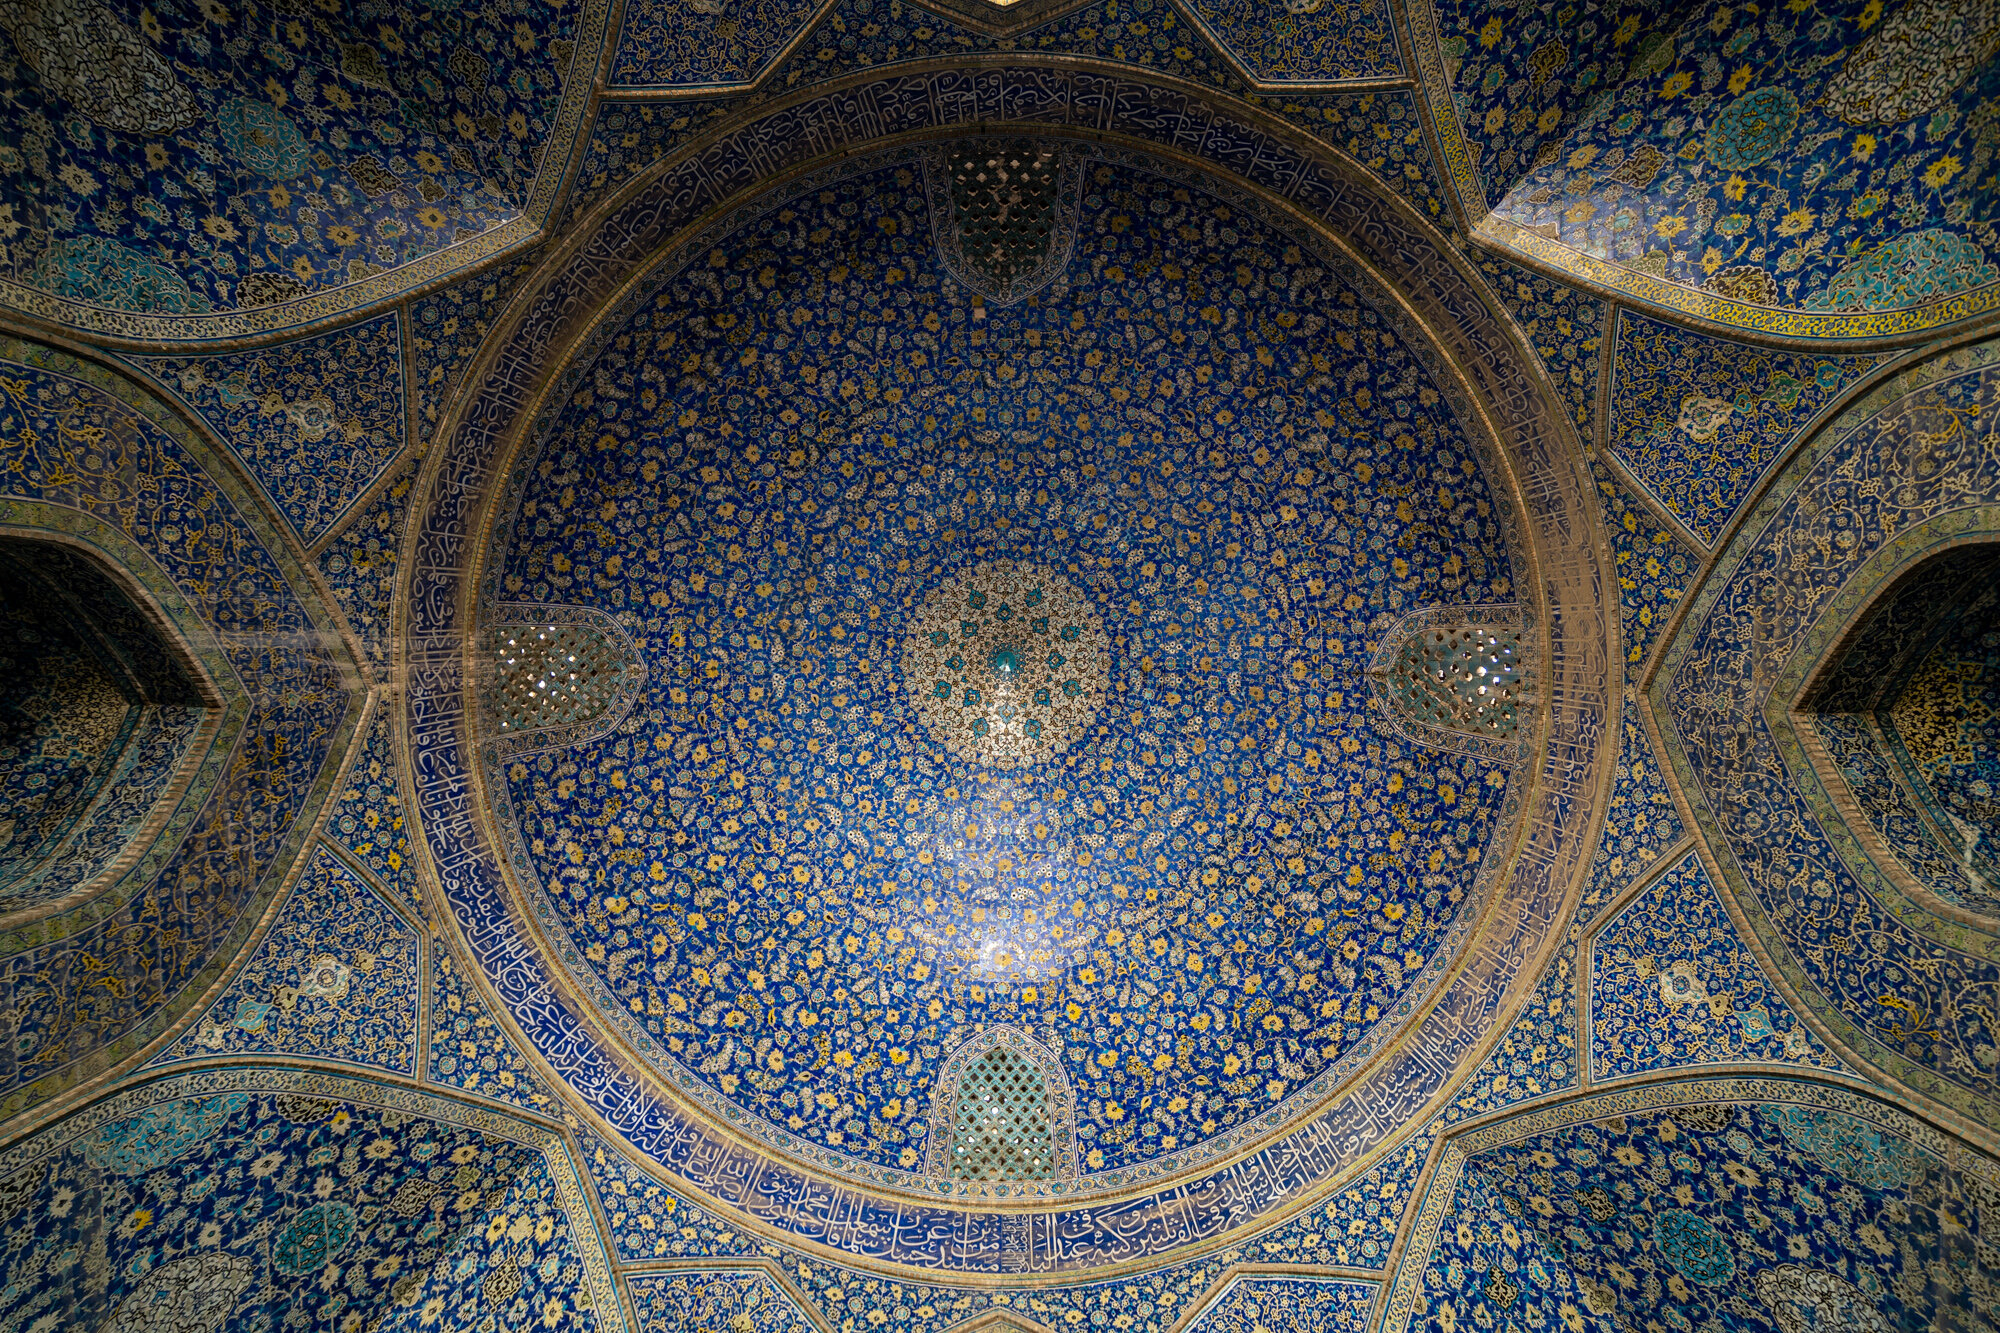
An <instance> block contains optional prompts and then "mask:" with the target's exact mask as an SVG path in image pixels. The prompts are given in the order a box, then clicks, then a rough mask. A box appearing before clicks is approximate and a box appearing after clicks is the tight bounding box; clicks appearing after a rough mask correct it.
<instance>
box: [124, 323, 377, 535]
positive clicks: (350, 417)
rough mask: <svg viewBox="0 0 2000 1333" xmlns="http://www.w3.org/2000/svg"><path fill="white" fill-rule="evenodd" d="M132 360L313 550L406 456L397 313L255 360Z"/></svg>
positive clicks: (268, 351) (237, 356) (248, 355)
mask: <svg viewBox="0 0 2000 1333" xmlns="http://www.w3.org/2000/svg"><path fill="white" fill-rule="evenodd" d="M134 360H135V362H136V363H137V364H138V365H139V366H141V367H142V368H144V369H145V370H146V372H147V373H148V374H150V375H152V376H153V377H154V378H155V379H157V380H159V381H160V382H161V383H162V384H165V385H166V386H167V387H168V388H170V389H172V390H174V391H175V392H177V393H179V394H180V396H181V397H182V398H183V399H185V400H186V401H187V403H188V404H189V405H190V406H192V407H193V408H194V409H195V410H196V411H197V412H199V413H200V414H201V416H202V419H203V420H205V421H206V422H208V424H209V427H210V428H211V429H213V430H214V431H215V433H216V434H217V435H218V436H219V437H221V439H222V440H223V441H224V443H226V444H228V446H229V448H230V450H231V451H232V452H234V453H235V455H236V456H237V458H239V459H240V460H242V463H243V466H244V467H245V468H246V469H247V470H248V471H249V473H250V475H251V476H253V477H255V478H256V479H257V484H258V485H259V486H261V487H263V489H264V493H265V494H266V495H268V496H270V497H271V502H272V503H273V504H275V505H276V506H277V507H278V510H279V512H280V513H282V514H284V516H285V521H286V522H287V523H290V524H291V525H292V530H293V531H294V532H296V533H298V534H299V539H300V540H301V541H304V542H306V543H308V544H310V543H312V542H314V541H317V540H318V539H319V538H320V537H321V536H322V535H324V534H325V533H326V532H327V531H328V530H329V529H330V528H332V527H334V526H335V525H336V524H338V523H339V522H340V520H341V517H342V516H343V515H344V514H345V513H346V512H347V509H348V507H349V506H350V505H352V504H353V503H354V501H356V500H357V499H359V498H360V497H361V495H362V494H363V493H364V492H366V491H367V490H368V488H369V487H370V486H371V485H373V484H374V482H375V480H376V479H377V478H378V477H380V476H381V475H382V473H383V470H384V469H386V468H387V467H388V466H389V465H390V464H391V463H393V462H394V461H395V459H396V456H397V455H398V454H400V453H401V452H402V451H403V444H404V440H405V435H406V433H407V432H406V426H407V420H406V418H407V412H408V408H407V405H406V400H405V397H404V392H403V340H402V322H401V317H400V316H399V315H397V314H396V313H394V312H391V313H389V314H386V315H383V316H381V317H380V318H378V319H372V320H367V321H365V322H363V323H360V324H355V325H351V326H349V327H347V328H344V329H340V330H338V331H336V332H334V333H328V334H323V335H321V336H320V337H317V338H301V339H298V340H297V341H294V342H287V343H280V344H277V345H276V346H273V347H266V348H261V349H259V350H257V351H255V352H237V353H231V354H228V355H225V356H203V357H143V358H134Z"/></svg>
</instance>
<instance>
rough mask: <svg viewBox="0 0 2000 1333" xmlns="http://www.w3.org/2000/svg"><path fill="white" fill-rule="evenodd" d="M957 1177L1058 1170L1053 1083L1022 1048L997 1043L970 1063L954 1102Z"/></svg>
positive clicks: (1016, 1176) (1044, 1176) (1045, 1176)
mask: <svg viewBox="0 0 2000 1333" xmlns="http://www.w3.org/2000/svg"><path fill="white" fill-rule="evenodd" d="M949 1162H950V1169H951V1178H952V1179H953V1180H987V1181H1005V1180H1050V1179H1053V1178H1054V1177H1055V1175H1056V1140H1055V1131H1054V1127H1053V1125H1052V1122H1051V1117H1050V1115H1049V1091H1048V1085H1047V1084H1046V1083H1045V1082H1044V1081H1043V1079H1042V1075H1041V1071H1039V1070H1038V1069H1036V1068H1035V1066H1034V1065H1033V1064H1032V1063H1031V1062H1030V1061H1028V1059H1027V1058H1026V1057H1024V1056H1022V1055H1021V1054H1020V1053H1019V1052H1017V1051H1015V1050H1013V1049H1011V1048H1009V1047H1006V1046H998V1047H995V1048H994V1049H992V1050H990V1051H988V1052H986V1054H984V1055H982V1056H980V1057H979V1058H978V1059H976V1060H974V1061H973V1062H972V1063H971V1064H970V1065H968V1066H966V1069H965V1073H964V1075H963V1076H962V1077H961V1078H960V1080H959V1084H958V1101H957V1105H956V1106H955V1107H953V1112H952V1122H951V1148H950V1153H949Z"/></svg>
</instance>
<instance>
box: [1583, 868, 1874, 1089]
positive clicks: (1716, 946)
mask: <svg viewBox="0 0 2000 1333" xmlns="http://www.w3.org/2000/svg"><path fill="white" fill-rule="evenodd" d="M1590 1058H1591V1062H1592V1067H1593V1071H1594V1073H1595V1074H1596V1076H1597V1077H1598V1078H1616V1077H1619V1076H1620V1075H1625V1074H1636V1073H1640V1072H1643V1071H1645V1070H1652V1069H1683V1068H1689V1067H1692V1066H1696V1065H1704V1064H1726V1063H1732V1062H1739V1061H1770V1062H1773V1063H1786V1064H1797V1065H1803V1066H1805V1067H1807V1068H1809V1069H1825V1070H1832V1071H1836V1072H1844V1066H1843V1065H1842V1064H1841V1063H1840V1062H1839V1061H1838V1060H1836V1059H1835V1058H1834V1057H1833V1056H1832V1055H1831V1054H1829V1053H1828V1052H1827V1049H1826V1047H1825V1045H1824V1044H1822V1043H1821V1041H1820V1040H1819V1038H1818V1037H1815V1036H1814V1035H1813V1034H1812V1033H1811V1032H1810V1031H1808V1030H1807V1028H1806V1026H1805V1025H1804V1024H1803V1023H1801V1022H1799V1020H1798V1017H1797V1016H1796V1015H1794V1014H1793V1013H1792V1011H1791V1009H1790V1007H1789V1006H1788V1005H1786V1003H1785V1002H1784V1000H1783V999H1782V998H1780V996H1779V995H1778V992H1777V990H1776V988H1775V987H1773V986H1772V985H1771V984H1770V982H1769V981H1768V980H1767V979H1766V978H1765V976H1764V974H1763V972H1762V971H1761V970H1760V969H1759V967H1758V966H1757V961H1756V959H1755V958H1753V957H1752V956H1751V954H1750V951H1749V950H1748V949H1746V948H1745V947H1744V946H1743V942H1742V941H1741V940H1740V939H1739V938H1738V937H1737V934H1736V927H1735V925H1734V924H1733V923H1731V921H1730V919H1729V914H1728V913H1727V912H1726V911H1725V910H1724V909H1723V906H1722V900H1721V899H1720V898H1718V897H1717V896H1716V892H1715V885H1714V884H1713V883H1712V882H1711V881H1710V879H1709V877H1708V871H1707V870H1706V869H1704V868H1703V866H1702V864H1701V857H1700V855H1699V854H1698V853H1696V852H1689V853H1688V854H1687V855H1685V856H1684V857H1682V858H1681V859H1680V860H1679V861H1677V862H1675V863H1674V864H1673V865H1672V866H1670V867H1669V868H1668V869H1667V870H1666V872H1665V873H1664V874H1662V875H1661V876H1660V877H1659V879H1658V880H1657V881H1656V882H1655V883H1653V884H1652V885H1650V886H1649V887H1648V888H1647V889H1646V891H1645V892H1644V893H1641V894H1640V895H1639V896H1638V897H1637V898H1636V899H1634V900H1633V901H1632V903H1631V904H1630V905H1629V906H1627V907H1626V908H1625V909H1624V910H1623V911H1621V912H1619V914H1618V915H1617V916H1615V917H1613V918H1612V919H1611V920H1610V921H1609V922H1607V923H1606V924H1605V926H1604V928H1603V930H1602V931H1601V932H1600V933H1599V934H1598V936H1597V938H1596V939H1595V940H1594V941H1593V942H1592V945H1591V952H1590Z"/></svg>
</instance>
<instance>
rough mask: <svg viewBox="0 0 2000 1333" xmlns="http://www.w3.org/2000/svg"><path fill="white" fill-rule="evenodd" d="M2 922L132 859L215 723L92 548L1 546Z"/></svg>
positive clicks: (174, 654)
mask: <svg viewBox="0 0 2000 1333" xmlns="http://www.w3.org/2000/svg"><path fill="white" fill-rule="evenodd" d="M0 605H4V606H5V607H6V608H7V632H6V633H5V635H4V636H0V913H10V912H14V911H18V910H22V909H27V908H32V907H36V906H39V905H41V904H44V903H49V902H53V901H55V900H57V899H60V898H63V897H66V896H67V895H69V894H70V893H71V892H73V891H74V890H77V889H80V888H83V887H85V886H87V885H88V884H89V883H90V882H91V881H92V880H94V879H96V878H97V877H98V876H99V875H101V874H103V873H104V872H106V871H107V870H109V869H112V868H113V867H115V866H116V865H117V864H119V863H120V862H121V860H122V859H123V858H124V854H125V853H126V852H127V851H128V849H129V848H130V847H131V846H132V844H133V843H134V841H135V839H136V838H137V837H138V836H139V835H140V833H141V831H142V829H143V828H144V826H145V824H146V823H147V821H148V816H149V815H150V814H151V813H152V812H153V810H154V809H155V807H156V806H158V805H159V804H160V803H161V801H162V799H163V797H164V796H165V795H166V794H167V792H168V791H169V790H170V789H171V788H172V786H173V785H174V778H175V776H176V775H177V774H178V773H179V771H180V770H181V768H182V766H183V761H184V760H186V759H187V758H188V757H189V752H190V750H191V749H192V747H193V742H194V740H195V738H196V736H197V735H198V734H199V732H200V730H201V724H202V722H203V720H204V718H205V717H206V716H207V714H208V708H207V701H206V699H205V698H204V690H203V688H202V686H201V682H200V677H199V676H198V674H197V673H196V670H195V668H194V667H193V666H192V664H191V663H190V662H189V661H188V660H187V658H186V657H185V656H184V655H183V653H182V652H181V650H180V648H179V646H178V645H177V644H176V643H175V642H174V640H173V639H172V638H171V636H170V635H169V634H168V633H167V632H166V631H165V630H164V628H163V627H162V626H161V625H160V624H159V623H158V622H157V621H156V620H155V619H154V618H153V616H152V615H151V614H150V613H149V612H148V611H146V610H145V609H143V607H142V606H141V604H140V603H139V601H137V600H136V599H135V598H134V597H133V595H132V594H130V593H129V592H127V591H126V589H125V588H124V587H123V586H121V585H120V583H119V581H118V580H117V579H116V578H114V577H113V576H112V575H111V574H110V572H109V571H108V570H107V569H106V568H105V567H103V566H102V565H100V564H99V563H98V562H97V560H96V559H95V558H94V557H93V556H92V555H91V554H89V553H87V552H86V551H85V550H84V549H83V548H81V547H75V546H70V545H67V544H62V543H57V542H52V541H43V540H37V539H33V538H27V537H0Z"/></svg>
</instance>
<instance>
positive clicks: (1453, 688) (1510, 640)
mask: <svg viewBox="0 0 2000 1333" xmlns="http://www.w3.org/2000/svg"><path fill="white" fill-rule="evenodd" d="M1390 682H1391V684H1390V688H1391V689H1392V690H1393V691H1394V693H1395V694H1396V696H1397V701H1398V702H1399V703H1400V704H1402V706H1403V707H1404V708H1405V709H1407V710H1408V711H1409V713H1410V714H1411V715H1413V716H1415V717H1417V718H1419V719H1421V720H1422V721H1424V722H1428V723H1429V724H1430V725H1432V726H1435V727H1444V728H1446V729H1448V730H1451V731H1464V732H1470V733H1472V734H1474V735H1480V736H1492V737H1495V738H1500V739H1504V738H1507V737H1511V736H1512V735H1513V734H1514V733H1515V731H1516V730H1517V729H1518V728H1519V726H1520V711H1521V705H1522V704H1523V703H1524V702H1525V701H1526V700H1525V694H1526V691H1525V689H1524V677H1523V673H1522V670H1521V631H1520V630H1519V629H1518V628H1515V627H1511V626H1488V625H1464V626H1460V627H1458V628H1456V629H1446V628H1442V627H1440V628H1436V629H1431V630H1427V631H1425V632H1424V633H1422V634H1418V635H1415V636H1413V637H1412V638H1411V639H1410V640H1409V642H1407V643H1405V644H1404V645H1403V650H1402V652H1401V653H1400V654H1399V655H1398V658H1397V661H1396V665H1395V668H1394V669H1393V670H1392V671H1391V673H1390Z"/></svg>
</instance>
